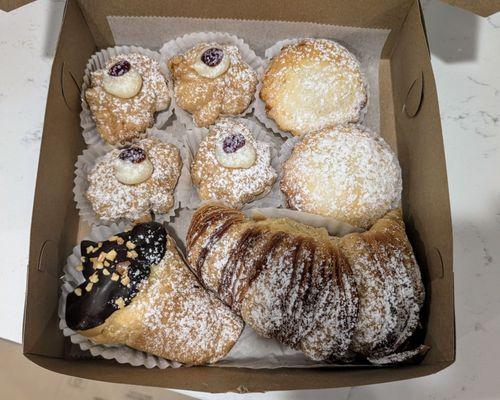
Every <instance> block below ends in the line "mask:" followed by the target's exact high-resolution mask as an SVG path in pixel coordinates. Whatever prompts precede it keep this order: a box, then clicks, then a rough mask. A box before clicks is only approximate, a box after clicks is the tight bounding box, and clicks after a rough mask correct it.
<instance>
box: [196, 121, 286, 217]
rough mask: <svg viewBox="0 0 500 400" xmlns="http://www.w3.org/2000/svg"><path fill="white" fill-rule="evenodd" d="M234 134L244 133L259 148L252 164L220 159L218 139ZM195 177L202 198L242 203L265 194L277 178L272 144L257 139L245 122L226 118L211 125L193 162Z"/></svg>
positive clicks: (235, 203) (256, 148)
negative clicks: (235, 165)
mask: <svg viewBox="0 0 500 400" xmlns="http://www.w3.org/2000/svg"><path fill="white" fill-rule="evenodd" d="M233 134H241V135H243V136H244V137H245V140H246V143H247V145H251V146H253V148H254V149H255V153H256V160H255V162H254V164H253V165H252V166H251V167H249V168H228V167H225V166H224V165H222V164H221V163H220V162H219V161H218V159H217V157H216V143H217V142H218V141H220V140H223V139H224V138H225V137H227V136H229V135H233ZM191 180H192V182H193V184H194V185H195V186H197V190H198V195H199V196H200V198H201V199H202V200H220V201H224V202H226V203H227V204H229V205H231V206H232V207H236V208H239V207H242V206H243V205H244V204H245V203H248V202H250V201H253V200H255V199H256V198H258V197H263V196H265V195H266V194H267V193H268V192H269V191H270V190H271V188H272V186H273V184H274V182H275V180H276V172H275V171H274V169H273V168H272V167H271V148H270V145H269V144H268V143H263V142H259V141H257V140H255V139H254V137H253V135H252V133H251V132H250V130H249V129H248V128H247V127H246V126H245V125H244V124H243V123H241V122H238V121H235V120H231V119H228V118H224V119H222V120H221V121H219V122H218V123H217V124H215V125H213V126H211V127H210V128H209V132H208V135H207V137H206V138H205V139H203V141H202V142H201V143H200V147H199V149H198V151H197V153H196V155H195V157H194V160H193V162H192V164H191Z"/></svg>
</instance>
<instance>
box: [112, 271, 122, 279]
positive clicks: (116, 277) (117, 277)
mask: <svg viewBox="0 0 500 400" xmlns="http://www.w3.org/2000/svg"><path fill="white" fill-rule="evenodd" d="M118 279H120V275H118V274H117V273H116V272H113V275H111V280H112V281H117V280H118Z"/></svg>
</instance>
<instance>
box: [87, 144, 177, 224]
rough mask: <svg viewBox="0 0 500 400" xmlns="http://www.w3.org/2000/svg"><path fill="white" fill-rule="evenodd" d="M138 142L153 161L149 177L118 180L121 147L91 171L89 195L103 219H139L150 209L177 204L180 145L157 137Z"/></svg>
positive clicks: (163, 208) (106, 156)
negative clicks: (128, 182)
mask: <svg viewBox="0 0 500 400" xmlns="http://www.w3.org/2000/svg"><path fill="white" fill-rule="evenodd" d="M134 146H135V147H139V148H142V149H143V150H145V151H146V154H148V158H149V160H150V161H151V163H152V164H153V168H154V169H153V173H152V175H151V176H150V177H149V178H148V179H147V180H146V181H144V182H142V183H139V184H136V185H126V184H124V183H121V182H119V181H118V179H117V178H116V176H115V172H114V167H113V165H114V161H115V160H116V159H117V158H118V155H119V154H120V151H121V150H120V149H114V150H111V151H110V152H109V153H107V154H106V155H104V157H103V158H101V159H100V160H99V161H98V162H97V164H96V165H95V166H94V168H92V170H91V171H90V173H89V176H88V181H89V188H88V189H87V192H86V196H87V198H88V200H89V202H90V203H91V205H92V208H93V209H94V211H95V213H96V214H97V215H98V216H99V218H101V219H102V220H105V221H113V220H117V219H120V218H127V219H131V220H134V221H138V220H140V219H141V218H144V217H145V216H148V215H149V213H150V211H153V212H155V213H166V212H168V211H169V210H170V209H171V208H172V207H173V205H174V189H175V187H176V185H177V181H178V179H179V175H180V173H181V168H182V159H181V156H180V152H179V149H178V148H177V147H175V146H174V145H173V144H170V143H164V142H162V141H160V140H159V139H156V138H148V139H143V140H140V141H138V142H136V143H135V144H134Z"/></svg>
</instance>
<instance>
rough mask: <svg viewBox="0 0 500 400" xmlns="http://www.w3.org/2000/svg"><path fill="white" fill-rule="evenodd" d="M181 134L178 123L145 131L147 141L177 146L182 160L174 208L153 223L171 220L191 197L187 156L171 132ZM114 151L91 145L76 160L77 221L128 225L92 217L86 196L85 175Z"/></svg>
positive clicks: (156, 218)
mask: <svg viewBox="0 0 500 400" xmlns="http://www.w3.org/2000/svg"><path fill="white" fill-rule="evenodd" d="M182 130H185V128H184V126H183V125H181V124H180V123H175V121H174V124H173V125H172V126H170V127H168V128H167V129H166V130H164V131H163V130H159V129H156V128H151V129H148V130H147V134H148V136H149V137H156V138H158V139H160V140H161V141H162V142H164V143H170V144H173V145H174V146H176V147H177V148H178V149H179V151H180V155H181V159H182V169H181V173H180V176H179V180H178V181H177V185H176V187H175V189H174V205H173V206H172V208H171V209H170V210H169V211H168V212H167V213H155V220H156V221H158V222H169V221H170V220H171V219H172V218H174V216H175V213H176V210H178V209H179V207H181V202H183V203H187V202H188V201H189V196H191V193H192V189H191V186H192V185H191V176H190V174H189V162H188V152H187V150H186V147H185V145H184V143H183V141H182V140H181V139H180V138H179V137H178V136H177V135H176V134H174V132H177V134H182ZM113 149H114V147H112V146H111V145H109V144H104V143H100V144H95V145H92V146H90V147H89V148H88V149H86V150H84V151H83V153H82V154H81V155H80V156H78V159H77V161H76V164H75V175H76V176H75V180H74V187H73V195H74V200H75V203H76V208H77V209H78V212H79V215H80V217H81V218H83V219H84V220H85V221H86V222H88V223H89V224H91V225H111V224H113V223H120V222H127V220H126V219H123V218H121V219H118V220H115V221H108V220H103V219H101V218H100V217H99V216H98V215H97V214H96V213H95V211H94V209H93V208H92V204H91V203H90V201H89V200H88V198H87V196H86V192H87V190H88V188H89V181H88V175H89V174H90V173H91V171H92V169H93V168H94V166H95V165H96V164H97V163H98V162H99V161H100V160H101V159H102V157H104V156H105V155H106V154H107V153H108V152H110V151H112V150H113Z"/></svg>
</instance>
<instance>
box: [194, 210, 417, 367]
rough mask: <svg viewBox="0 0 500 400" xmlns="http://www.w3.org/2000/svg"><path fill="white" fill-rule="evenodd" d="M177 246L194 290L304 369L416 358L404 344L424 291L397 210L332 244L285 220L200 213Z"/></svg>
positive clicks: (318, 231) (321, 233)
mask: <svg viewBox="0 0 500 400" xmlns="http://www.w3.org/2000/svg"><path fill="white" fill-rule="evenodd" d="M186 241H187V253H188V261H189V262H190V264H191V266H192V268H193V269H194V271H195V273H196V274H197V275H198V277H199V279H200V280H201V282H202V283H203V284H204V285H206V287H207V288H209V289H211V290H213V291H214V292H215V293H217V294H218V296H219V297H220V298H221V300H223V301H224V302H225V303H226V304H228V305H229V306H230V307H231V308H232V309H233V311H235V312H236V313H237V314H238V315H241V317H242V318H243V320H244V321H245V323H247V324H248V325H249V326H251V327H252V328H253V329H254V330H255V331H256V332H257V333H258V334H260V335H262V336H265V337H271V338H276V339H277V340H279V341H280V342H282V343H284V344H286V345H288V346H290V347H292V348H294V349H297V350H300V351H302V352H304V354H305V355H306V356H307V357H309V358H311V359H313V360H329V361H352V360H354V359H356V358H361V359H368V360H369V361H370V362H373V363H377V364H384V363H391V362H392V363H396V362H402V361H405V360H407V359H409V358H411V357H413V356H414V355H415V352H412V351H410V352H407V350H408V346H409V345H410V343H409V342H408V339H409V338H410V337H411V336H412V334H413V333H414V332H415V330H416V329H417V326H418V323H419V317H420V310H421V308H422V305H423V302H424V287H423V284H422V280H421V276H420V270H419V267H418V265H417V263H416V261H415V258H414V255H413V250H412V248H411V245H410V243H409V241H408V239H407V237H406V233H405V229H404V223H403V221H402V219H401V213H400V211H399V210H394V211H391V212H389V213H388V214H387V215H385V216H384V217H383V218H382V219H381V220H379V221H378V222H377V223H376V224H374V225H373V227H372V228H371V229H370V230H369V231H367V232H363V233H352V234H349V235H346V236H344V237H341V238H339V237H334V236H329V234H328V232H327V231H326V229H324V228H315V227H311V226H308V225H304V224H301V223H299V222H296V221H294V220H291V219H288V218H264V219H262V218H259V219H258V220H252V219H248V218H246V217H245V215H244V214H243V213H242V212H240V211H237V210H233V209H229V208H226V207H221V206H218V205H205V206H203V207H201V208H200V209H198V210H197V211H196V213H195V214H194V215H193V219H192V221H191V225H190V227H189V230H188V234H187V239H186ZM419 351H420V348H419Z"/></svg>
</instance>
